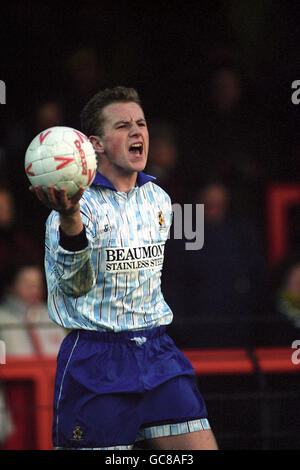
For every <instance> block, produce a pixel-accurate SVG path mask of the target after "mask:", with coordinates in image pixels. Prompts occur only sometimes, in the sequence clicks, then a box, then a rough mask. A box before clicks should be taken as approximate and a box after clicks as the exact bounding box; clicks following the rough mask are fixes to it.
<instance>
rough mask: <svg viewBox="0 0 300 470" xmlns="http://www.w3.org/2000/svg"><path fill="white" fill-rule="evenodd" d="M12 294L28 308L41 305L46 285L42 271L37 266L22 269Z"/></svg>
mask: <svg viewBox="0 0 300 470" xmlns="http://www.w3.org/2000/svg"><path fill="white" fill-rule="evenodd" d="M10 294H12V295H13V296H14V297H15V298H16V299H17V300H19V301H21V302H24V303H25V304H27V305H28V306H34V305H38V304H40V303H41V302H42V300H43V296H44V283H43V274H42V271H41V269H39V268H38V267H35V266H28V267H24V268H22V269H21V270H20V271H19V272H18V274H17V276H16V279H15V280H14V282H13V285H12V288H11V290H10Z"/></svg>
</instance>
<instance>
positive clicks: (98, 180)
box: [92, 171, 156, 191]
mask: <svg viewBox="0 0 300 470" xmlns="http://www.w3.org/2000/svg"><path fill="white" fill-rule="evenodd" d="M155 179H156V178H155V176H150V175H147V174H146V173H144V172H143V171H139V172H138V174H137V179H136V182H137V185H138V186H143V184H146V183H148V182H149V181H153V180H155ZM92 184H96V185H99V186H104V187H105V188H110V189H113V190H114V191H117V189H116V188H115V187H114V185H113V184H112V183H111V182H110V181H109V180H108V179H107V178H106V177H105V176H103V175H101V173H99V172H97V173H96V176H95V178H94V180H93V183H92Z"/></svg>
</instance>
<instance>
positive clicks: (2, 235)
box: [0, 186, 42, 295]
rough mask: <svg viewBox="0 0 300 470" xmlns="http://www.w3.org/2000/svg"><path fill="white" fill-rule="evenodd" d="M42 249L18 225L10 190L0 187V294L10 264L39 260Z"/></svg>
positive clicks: (0, 293)
mask: <svg viewBox="0 0 300 470" xmlns="http://www.w3.org/2000/svg"><path fill="white" fill-rule="evenodd" d="M41 260H42V250H41V248H40V246H39V245H38V244H37V243H36V242H35V240H34V239H33V238H32V237H31V236H29V234H28V233H27V232H26V231H25V230H24V229H23V228H22V227H21V226H20V225H19V223H18V220H17V216H16V209H15V199H14V196H13V193H12V191H11V190H10V189H9V188H8V187H5V186H1V187H0V291H1V292H0V295H2V293H3V287H4V284H5V282H6V276H7V272H8V270H9V267H10V266H11V265H12V264H18V263H22V262H26V261H28V262H38V263H39V262H40V261H41Z"/></svg>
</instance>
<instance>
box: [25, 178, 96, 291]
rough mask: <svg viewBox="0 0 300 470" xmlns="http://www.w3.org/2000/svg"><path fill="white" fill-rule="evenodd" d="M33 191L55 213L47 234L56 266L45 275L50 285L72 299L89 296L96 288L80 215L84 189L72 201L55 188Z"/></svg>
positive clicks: (64, 193)
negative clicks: (48, 277) (94, 287)
mask: <svg viewBox="0 0 300 470" xmlns="http://www.w3.org/2000/svg"><path fill="white" fill-rule="evenodd" d="M30 189H31V191H33V192H34V193H35V194H36V196H37V197H38V199H39V200H40V201H41V202H42V203H43V204H44V205H45V206H46V207H48V208H49V209H52V210H53V211H55V212H54V213H52V214H53V216H52V217H51V227H50V228H48V229H47V232H46V234H47V235H46V247H47V249H46V252H48V253H47V255H48V256H49V257H50V258H51V264H52V263H53V264H54V266H55V269H51V270H50V273H46V274H48V275H49V276H50V277H51V282H50V284H51V285H52V287H55V286H56V287H59V289H60V290H61V291H62V292H63V293H64V294H65V295H67V296H70V297H73V298H77V297H81V296H83V295H85V294H87V293H88V292H89V291H90V290H91V289H92V287H93V285H94V278H95V276H94V271H93V267H92V264H91V260H90V257H91V247H90V246H89V243H88V239H87V237H86V226H85V224H84V222H83V220H82V214H81V212H80V202H79V201H80V199H81V197H82V195H83V192H84V189H83V188H80V190H79V191H78V192H77V193H76V195H75V196H74V197H73V198H71V199H68V197H67V193H66V191H65V190H64V189H61V190H60V191H56V190H55V189H54V188H53V186H48V190H47V193H45V192H44V191H43V190H42V189H41V187H39V186H37V187H34V188H33V187H31V188H30Z"/></svg>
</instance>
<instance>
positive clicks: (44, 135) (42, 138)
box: [40, 131, 51, 145]
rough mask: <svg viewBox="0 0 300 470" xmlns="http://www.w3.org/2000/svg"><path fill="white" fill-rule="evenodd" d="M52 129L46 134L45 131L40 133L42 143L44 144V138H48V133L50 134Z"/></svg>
mask: <svg viewBox="0 0 300 470" xmlns="http://www.w3.org/2000/svg"><path fill="white" fill-rule="evenodd" d="M50 132H51V131H48V132H46V134H44V133H43V132H41V133H40V144H41V145H42V143H43V142H44V140H45V139H46V137H47V135H49V134H50Z"/></svg>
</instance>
